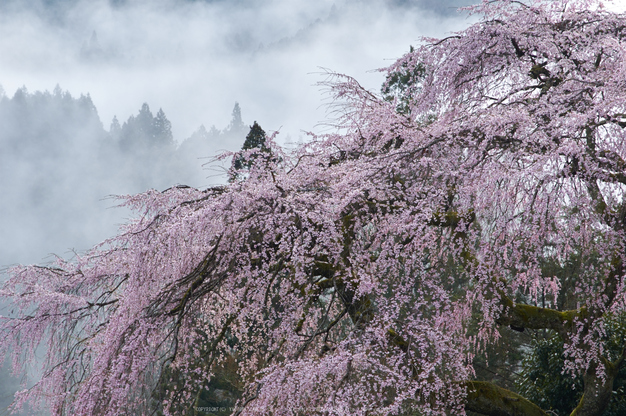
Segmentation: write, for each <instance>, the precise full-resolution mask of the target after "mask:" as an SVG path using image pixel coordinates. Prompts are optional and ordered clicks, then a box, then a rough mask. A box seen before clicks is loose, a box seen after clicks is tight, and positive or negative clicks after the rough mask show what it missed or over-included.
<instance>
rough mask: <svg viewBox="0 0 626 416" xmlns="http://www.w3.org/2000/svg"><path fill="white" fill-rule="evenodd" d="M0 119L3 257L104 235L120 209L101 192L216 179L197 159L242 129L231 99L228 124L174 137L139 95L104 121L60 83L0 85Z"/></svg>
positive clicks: (35, 256) (233, 140)
mask: <svg viewBox="0 0 626 416" xmlns="http://www.w3.org/2000/svg"><path fill="white" fill-rule="evenodd" d="M0 125H1V126H2V128H1V129H0V190H1V191H2V195H4V197H3V198H2V200H0V218H1V219H0V235H1V236H2V239H1V241H2V251H1V252H0V264H1V265H2V266H7V265H10V264H14V263H17V262H41V261H42V260H43V257H44V256H46V255H47V254H49V253H52V252H54V253H55V254H57V255H62V256H64V257H65V256H67V255H68V254H69V255H71V252H69V251H68V250H70V249H77V250H83V249H86V248H88V247H89V246H91V245H93V244H94V243H96V242H98V241H99V240H100V239H103V238H106V237H107V236H109V235H111V234H112V233H113V232H114V230H115V225H116V224H119V223H120V222H121V221H122V218H121V216H122V215H123V210H119V209H107V208H109V207H112V206H114V205H115V204H116V202H115V200H113V199H107V198H106V197H107V196H111V195H119V194H127V193H137V192H142V191H145V190H147V189H150V188H154V189H158V190H163V189H165V188H168V187H170V186H173V185H178V184H186V185H190V186H195V187H203V186H208V185H210V184H212V183H216V182H219V181H223V180H224V179H223V178H224V175H222V176H220V172H219V170H217V171H216V170H210V169H209V170H207V169H203V167H202V165H203V164H205V163H207V162H209V161H210V157H211V156H214V155H215V154H216V152H218V151H220V150H224V149H226V148H228V147H229V145H230V147H235V148H236V145H237V143H239V146H240V144H241V143H242V142H243V140H244V138H245V135H246V132H247V129H248V127H247V126H246V125H245V124H244V123H243V121H242V120H241V112H240V110H239V106H238V105H236V107H235V110H234V111H233V119H232V121H231V123H230V125H229V126H228V127H227V128H225V129H224V130H222V131H220V130H218V129H217V128H215V127H212V128H211V129H209V130H207V129H205V128H204V126H201V127H200V128H199V129H198V130H197V132H196V133H194V134H193V135H192V136H191V137H189V138H187V139H186V140H183V141H182V143H180V145H178V144H177V142H176V141H175V140H174V137H173V136H172V131H171V123H170V122H169V120H168V119H167V116H166V115H165V113H164V112H163V111H162V110H159V111H157V112H156V114H154V113H153V112H152V111H151V109H150V108H149V106H148V104H143V105H142V106H141V108H140V110H139V111H138V113H137V114H136V115H132V116H130V117H129V118H128V119H127V120H126V121H124V122H122V123H119V122H118V120H117V118H115V119H114V120H113V122H112V123H111V126H110V128H109V129H105V128H104V126H103V123H102V121H101V120H100V118H99V116H98V111H97V109H96V107H95V106H94V104H93V103H92V101H91V98H90V97H89V95H86V96H84V95H81V96H80V97H73V96H72V95H70V93H68V92H64V91H62V90H61V89H60V88H59V87H57V88H56V89H55V90H54V91H53V92H52V93H50V92H47V91H46V92H34V93H29V92H28V91H27V90H26V89H25V88H22V89H20V90H18V91H17V92H16V93H15V94H14V95H13V97H8V96H6V95H3V96H2V97H1V98H0ZM202 157H205V159H202Z"/></svg>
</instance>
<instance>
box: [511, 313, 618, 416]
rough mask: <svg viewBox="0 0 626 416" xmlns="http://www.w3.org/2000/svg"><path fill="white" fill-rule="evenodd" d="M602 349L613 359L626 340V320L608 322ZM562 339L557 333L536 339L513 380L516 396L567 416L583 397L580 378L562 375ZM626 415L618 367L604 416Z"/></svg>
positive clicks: (615, 319)
mask: <svg viewBox="0 0 626 416" xmlns="http://www.w3.org/2000/svg"><path fill="white" fill-rule="evenodd" d="M606 326H607V331H606V337H605V340H604V341H605V344H604V345H605V348H607V350H608V351H609V357H611V358H616V357H617V355H618V354H619V353H621V348H622V346H623V345H624V340H625V339H626V317H624V316H622V317H619V318H612V319H607V321H606ZM564 365H565V355H564V347H563V340H562V339H561V337H560V336H558V335H556V334H548V335H547V336H546V337H537V338H535V340H533V342H532V343H531V351H530V352H529V354H528V355H527V356H526V358H524V360H523V361H522V365H521V367H522V368H521V374H520V377H519V378H518V380H517V381H516V385H517V389H518V391H519V393H520V394H521V395H522V396H524V397H526V398H527V399H529V400H531V401H532V402H534V403H536V404H537V405H538V406H539V407H541V408H542V409H544V410H549V411H551V412H552V413H553V414H555V415H558V416H567V415H569V414H570V413H571V411H572V409H573V408H575V407H576V404H577V403H578V401H579V400H580V398H581V396H582V394H583V381H582V377H580V376H578V377H575V378H572V376H571V375H569V374H566V373H565V372H564ZM625 414H626V367H624V366H623V365H622V366H621V369H620V371H619V372H618V374H617V376H616V377H615V381H614V383H613V395H612V399H611V402H610V403H609V406H608V407H607V409H606V411H605V412H604V413H603V416H620V415H625Z"/></svg>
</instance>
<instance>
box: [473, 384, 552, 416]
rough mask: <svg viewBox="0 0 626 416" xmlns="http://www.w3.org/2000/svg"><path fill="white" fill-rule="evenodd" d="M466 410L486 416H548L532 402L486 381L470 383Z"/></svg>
mask: <svg viewBox="0 0 626 416" xmlns="http://www.w3.org/2000/svg"><path fill="white" fill-rule="evenodd" d="M466 385H467V402H466V404H465V410H471V411H472V412H476V413H480V414H482V415H485V416H548V414H547V413H546V412H544V411H543V410H541V408H539V406H537V405H536V404H534V403H532V402H531V401H530V400H528V399H526V398H524V397H522V396H520V395H519V394H516V393H513V392H512V391H509V390H506V389H503V388H502V387H498V386H496V385H495V384H492V383H489V382H486V381H468V382H466Z"/></svg>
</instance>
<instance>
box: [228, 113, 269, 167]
mask: <svg viewBox="0 0 626 416" xmlns="http://www.w3.org/2000/svg"><path fill="white" fill-rule="evenodd" d="M266 138H267V136H266V134H265V130H263V129H262V128H261V126H259V124H258V123H257V122H256V121H255V122H254V124H253V125H252V126H250V132H249V133H248V135H247V136H246V141H245V142H244V143H243V146H242V147H241V150H242V151H246V150H252V149H259V150H260V151H261V152H265V151H267V147H266V145H265V140H266ZM254 159H256V152H255V153H253V154H252V155H250V156H248V157H245V156H243V155H242V156H239V157H237V158H235V160H234V161H233V167H234V168H235V169H236V170H241V169H244V168H246V169H249V168H250V166H252V164H253V162H254Z"/></svg>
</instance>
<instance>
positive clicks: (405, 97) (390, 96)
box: [381, 46, 426, 115]
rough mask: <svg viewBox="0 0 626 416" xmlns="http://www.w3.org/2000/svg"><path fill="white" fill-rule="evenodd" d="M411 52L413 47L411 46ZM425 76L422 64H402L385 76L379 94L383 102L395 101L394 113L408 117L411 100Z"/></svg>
mask: <svg viewBox="0 0 626 416" xmlns="http://www.w3.org/2000/svg"><path fill="white" fill-rule="evenodd" d="M411 52H413V47H412V46H411ZM425 75H426V69H425V68H424V66H423V65H422V64H417V65H409V63H408V62H404V63H403V64H402V65H401V66H400V68H399V69H397V70H396V71H394V72H391V73H390V74H388V75H387V79H386V80H385V83H384V84H383V86H382V89H381V92H382V94H383V97H384V99H385V100H387V101H389V102H393V101H394V100H396V103H397V104H396V111H397V112H398V113H400V114H406V115H410V113H411V101H410V100H411V98H410V97H414V96H415V95H416V93H417V91H418V90H419V86H420V82H421V81H422V80H423V79H424V77H425Z"/></svg>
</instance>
